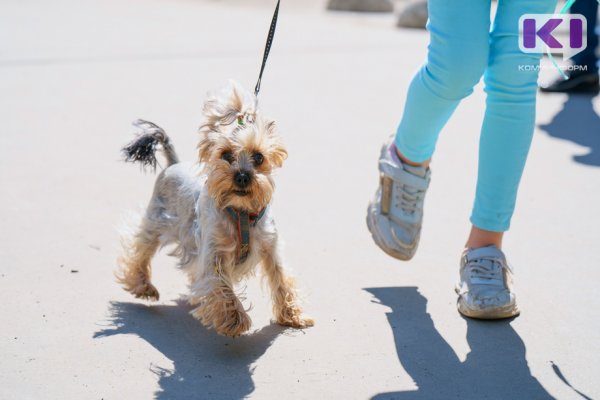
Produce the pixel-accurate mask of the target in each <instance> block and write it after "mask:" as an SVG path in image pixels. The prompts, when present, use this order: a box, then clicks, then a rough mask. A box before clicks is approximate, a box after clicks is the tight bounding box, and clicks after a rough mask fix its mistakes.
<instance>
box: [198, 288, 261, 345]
mask: <svg viewBox="0 0 600 400" xmlns="http://www.w3.org/2000/svg"><path fill="white" fill-rule="evenodd" d="M190 303H191V304H197V303H200V305H199V306H198V307H196V308H195V309H194V310H192V312H191V314H192V315H193V316H194V317H195V318H197V319H198V320H200V322H202V324H203V325H204V326H206V327H207V328H213V329H214V330H215V331H216V332H217V333H218V334H219V335H224V336H233V337H235V336H240V335H241V334H242V333H244V332H247V331H248V330H249V329H250V326H251V325H252V320H251V319H250V316H249V315H248V314H247V313H246V311H245V310H244V307H243V305H242V303H241V302H239V300H237V299H235V300H233V301H231V300H230V301H227V300H223V299H222V298H220V297H217V296H214V295H209V296H206V297H204V298H202V299H200V300H194V299H192V300H190Z"/></svg>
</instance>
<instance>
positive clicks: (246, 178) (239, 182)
mask: <svg viewBox="0 0 600 400" xmlns="http://www.w3.org/2000/svg"><path fill="white" fill-rule="evenodd" d="M250 179H251V176H250V173H248V172H246V171H238V172H236V173H235V176H234V178H233V180H234V181H235V185H236V186H237V187H239V188H241V189H245V188H246V187H247V186H248V185H249V184H250Z"/></svg>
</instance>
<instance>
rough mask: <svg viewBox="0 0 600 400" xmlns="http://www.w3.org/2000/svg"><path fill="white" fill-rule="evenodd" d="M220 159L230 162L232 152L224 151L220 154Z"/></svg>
mask: <svg viewBox="0 0 600 400" xmlns="http://www.w3.org/2000/svg"><path fill="white" fill-rule="evenodd" d="M221 159H222V160H225V161H227V162H228V163H229V164H231V163H232V162H233V154H232V153H231V152H230V151H225V152H223V154H221Z"/></svg>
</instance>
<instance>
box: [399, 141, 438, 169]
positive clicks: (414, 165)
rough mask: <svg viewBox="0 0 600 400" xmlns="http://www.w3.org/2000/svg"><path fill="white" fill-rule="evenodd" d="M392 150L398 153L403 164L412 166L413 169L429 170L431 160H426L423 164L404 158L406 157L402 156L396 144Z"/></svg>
mask: <svg viewBox="0 0 600 400" xmlns="http://www.w3.org/2000/svg"><path fill="white" fill-rule="evenodd" d="M392 150H393V151H395V152H396V155H397V156H398V158H399V159H400V161H402V163H404V164H406V165H410V166H411V167H423V168H429V164H430V163H431V159H428V160H425V161H423V162H415V161H411V160H409V159H408V158H406V157H404V155H402V153H400V150H398V148H397V147H396V145H395V144H392Z"/></svg>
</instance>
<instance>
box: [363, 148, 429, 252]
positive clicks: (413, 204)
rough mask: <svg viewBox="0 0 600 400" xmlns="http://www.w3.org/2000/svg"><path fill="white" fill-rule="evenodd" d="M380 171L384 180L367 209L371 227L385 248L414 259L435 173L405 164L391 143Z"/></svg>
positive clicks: (375, 237)
mask: <svg viewBox="0 0 600 400" xmlns="http://www.w3.org/2000/svg"><path fill="white" fill-rule="evenodd" d="M379 171H380V172H381V180H380V183H379V188H378V189H377V192H376V193H375V198H374V199H373V201H372V202H371V203H370V204H369V208H368V210H367V226H368V227H369V231H370V232H371V235H372V236H373V240H374V241H375V244H377V245H378V246H379V247H380V248H381V249H382V250H383V251H385V252H386V253H387V254H389V255H390V256H392V257H395V258H397V259H399V260H410V259H411V258H412V257H413V256H414V255H415V252H416V251H417V247H418V245H419V238H420V236H421V224H422V222H423V203H424V200H425V192H426V191H427V187H428V186H429V181H430V176H431V172H430V170H429V168H424V167H413V166H410V165H406V164H404V163H402V161H400V159H399V158H398V155H397V154H396V147H395V146H393V145H391V144H390V143H386V144H385V145H384V146H383V148H382V149H381V155H380V157H379Z"/></svg>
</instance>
